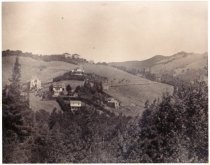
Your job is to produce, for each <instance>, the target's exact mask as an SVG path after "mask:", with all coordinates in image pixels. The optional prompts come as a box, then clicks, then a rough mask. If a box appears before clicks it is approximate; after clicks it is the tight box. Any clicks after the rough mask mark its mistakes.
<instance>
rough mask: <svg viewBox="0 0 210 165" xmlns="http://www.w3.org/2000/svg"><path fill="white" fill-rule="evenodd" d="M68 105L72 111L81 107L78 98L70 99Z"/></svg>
mask: <svg viewBox="0 0 210 165" xmlns="http://www.w3.org/2000/svg"><path fill="white" fill-rule="evenodd" d="M70 107H71V110H72V111H75V110H78V109H80V108H81V107H82V101H80V100H70Z"/></svg>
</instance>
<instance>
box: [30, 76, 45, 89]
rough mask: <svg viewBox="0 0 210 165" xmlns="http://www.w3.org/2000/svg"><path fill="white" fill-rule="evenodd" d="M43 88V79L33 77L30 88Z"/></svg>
mask: <svg viewBox="0 0 210 165" xmlns="http://www.w3.org/2000/svg"><path fill="white" fill-rule="evenodd" d="M41 88H42V84H41V81H40V80H39V79H37V78H33V79H31V80H30V82H29V89H30V90H32V89H36V90H37V89H41Z"/></svg>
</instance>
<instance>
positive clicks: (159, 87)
mask: <svg viewBox="0 0 210 165" xmlns="http://www.w3.org/2000/svg"><path fill="white" fill-rule="evenodd" d="M15 58H16V56H3V58H2V67H3V69H2V76H3V79H2V82H3V87H4V85H5V84H6V83H8V82H9V81H8V79H9V78H11V73H12V68H13V65H14V62H15ZM19 59H20V63H21V73H22V77H21V79H22V82H23V83H24V82H27V81H28V80H30V79H31V78H32V77H37V78H39V79H40V80H41V81H42V83H45V82H50V81H52V80H53V78H54V77H57V76H60V75H63V74H64V73H66V72H69V71H70V70H72V69H74V68H75V67H78V65H74V64H71V63H67V62H63V61H48V62H47V61H43V60H40V59H33V58H30V57H19ZM80 67H83V68H84V70H85V72H86V73H93V74H96V75H101V76H103V77H107V79H108V82H107V84H109V85H110V87H109V89H108V90H106V92H107V93H108V94H110V95H111V96H113V97H115V98H116V99H118V100H119V101H120V102H121V104H122V106H123V107H122V108H121V109H120V111H121V112H122V113H123V114H126V115H131V116H135V115H140V114H141V113H142V112H143V110H144V103H145V101H146V100H149V101H153V100H154V99H155V98H160V97H161V96H162V94H163V93H164V92H166V91H168V92H169V93H171V92H172V91H173V87H172V86H170V85H166V84H162V83H156V82H153V81H150V80H147V79H144V78H141V77H138V76H135V75H132V74H130V73H127V72H125V71H122V70H120V69H117V68H114V67H112V66H109V65H96V64H89V63H83V64H80ZM129 84H130V85H129Z"/></svg>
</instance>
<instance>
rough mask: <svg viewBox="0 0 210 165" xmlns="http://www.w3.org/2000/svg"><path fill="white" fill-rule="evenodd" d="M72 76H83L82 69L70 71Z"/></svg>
mask: <svg viewBox="0 0 210 165" xmlns="http://www.w3.org/2000/svg"><path fill="white" fill-rule="evenodd" d="M71 72H72V73H73V74H74V75H77V76H82V75H83V74H84V72H85V71H84V69H82V68H75V69H73V70H72V71H71Z"/></svg>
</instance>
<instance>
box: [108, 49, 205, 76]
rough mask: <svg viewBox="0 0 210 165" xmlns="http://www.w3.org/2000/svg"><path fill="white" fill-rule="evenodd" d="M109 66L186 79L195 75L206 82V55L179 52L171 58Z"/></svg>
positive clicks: (164, 57)
mask: <svg viewBox="0 0 210 165" xmlns="http://www.w3.org/2000/svg"><path fill="white" fill-rule="evenodd" d="M110 65H112V66H115V67H118V68H120V69H123V70H126V71H128V72H133V73H137V72H138V71H139V72H140V71H142V70H143V69H146V70H150V71H151V73H155V74H157V75H162V74H172V75H174V76H181V77H183V78H186V79H193V78H194V77H195V76H196V75H195V74H197V76H200V77H201V79H203V80H207V69H206V68H207V65H208V53H203V54H196V53H187V52H179V53H177V54H174V55H172V56H160V55H158V56H154V57H152V58H150V59H147V60H144V61H128V62H119V63H110Z"/></svg>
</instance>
